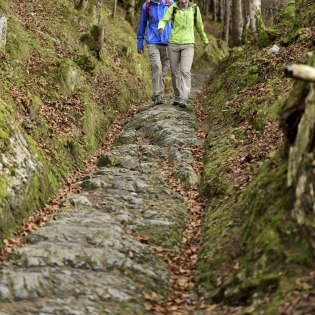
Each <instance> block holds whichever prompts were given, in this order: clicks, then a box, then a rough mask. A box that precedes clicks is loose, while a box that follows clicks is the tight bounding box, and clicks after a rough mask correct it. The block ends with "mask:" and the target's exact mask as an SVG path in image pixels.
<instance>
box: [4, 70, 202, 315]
mask: <svg viewBox="0 0 315 315" xmlns="http://www.w3.org/2000/svg"><path fill="white" fill-rule="evenodd" d="M206 74H207V71H204V72H203V73H202V72H201V73H199V74H198V75H196V76H195V78H194V81H193V82H194V85H193V93H192V95H194V94H195V93H196V91H197V89H198V88H199V87H200V85H201V83H202V81H203V80H204V79H205V76H206ZM169 102H170V100H169ZM169 102H168V103H167V104H165V105H161V106H147V107H145V108H143V109H141V110H140V111H139V112H138V113H137V114H136V115H135V116H134V117H133V118H132V119H131V120H130V121H129V122H127V124H126V125H125V128H124V130H123V132H122V134H121V135H120V136H119V137H118V139H117V143H116V145H115V147H114V148H113V150H112V151H110V152H108V153H106V154H105V155H104V156H102V157H101V158H100V159H99V160H98V162H97V163H98V166H99V169H98V170H97V171H96V172H94V173H93V174H90V175H89V176H87V177H86V178H85V179H84V180H83V181H82V182H80V186H81V187H82V192H81V193H80V194H76V195H72V196H70V197H69V198H67V199H66V200H64V201H63V204H62V209H61V210H62V211H61V212H60V213H58V214H55V215H54V219H53V220H52V221H51V222H49V223H48V224H47V225H46V226H44V227H43V228H41V229H40V230H38V231H36V232H34V233H33V234H32V235H29V236H28V237H27V241H28V243H29V244H28V245H26V246H24V247H21V248H18V249H17V250H16V251H15V252H14V253H13V254H12V255H11V256H10V258H9V259H8V260H7V261H5V262H4V263H2V264H1V265H0V315H1V314H2V315H4V314H7V315H9V314H10V315H19V314H23V315H28V314H38V315H48V314H54V315H59V314H62V315H70V314H71V315H81V314H82V315H85V314H93V315H94V314H95V315H96V314H99V315H102V314H115V315H125V314H126V315H133V314H135V315H136V314H137V315H140V314H151V312H149V311H147V310H146V308H145V298H144V294H152V292H154V293H156V294H157V295H159V296H161V297H163V296H166V295H167V294H169V288H170V284H169V278H170V275H169V271H168V267H167V265H166V263H165V262H164V261H163V260H162V259H161V257H159V255H158V254H156V253H155V252H154V251H152V250H151V249H150V248H151V247H150V246H147V245H146V244H148V245H152V246H153V245H154V246H160V247H163V248H166V249H168V250H170V251H173V252H176V251H178V249H179V245H180V241H181V233H182V231H183V229H184V226H185V223H186V220H187V202H186V201H185V200H184V198H183V197H181V196H180V195H178V194H177V193H176V192H174V191H172V190H171V189H170V188H169V187H168V185H167V184H166V182H165V175H163V173H161V168H162V167H163V165H164V164H165V163H170V164H171V165H173V166H174V167H176V169H177V171H176V174H177V177H178V178H180V179H181V180H182V182H183V185H184V186H186V187H189V186H191V185H193V184H194V183H196V182H197V181H198V180H199V179H198V176H197V175H196V174H195V172H194V170H193V168H192V167H191V164H192V162H193V155H192V152H191V150H190V149H189V146H191V145H194V146H195V145H202V143H201V142H200V140H198V139H197V137H196V131H197V130H198V125H197V119H196V117H195V113H194V110H193V109H192V107H191V106H189V108H188V109H187V110H185V111H181V110H179V109H178V108H177V107H174V106H173V105H171V104H170V103H169ZM183 146H184V147H183ZM144 243H145V244H144Z"/></svg>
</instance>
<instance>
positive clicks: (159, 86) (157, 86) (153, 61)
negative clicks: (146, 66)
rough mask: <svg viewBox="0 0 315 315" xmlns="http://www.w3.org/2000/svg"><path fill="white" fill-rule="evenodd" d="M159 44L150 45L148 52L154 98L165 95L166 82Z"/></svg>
mask: <svg viewBox="0 0 315 315" xmlns="http://www.w3.org/2000/svg"><path fill="white" fill-rule="evenodd" d="M158 46H159V45H154V44H150V45H148V46H147V47H148V54H149V60H150V65H151V75H152V85H153V100H154V98H155V97H156V96H158V95H160V96H162V95H163V89H164V84H163V80H162V63H161V56H160V49H159V47H158Z"/></svg>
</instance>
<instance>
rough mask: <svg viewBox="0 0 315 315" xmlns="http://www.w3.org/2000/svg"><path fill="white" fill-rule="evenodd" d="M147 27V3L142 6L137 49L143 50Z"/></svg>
mask: <svg viewBox="0 0 315 315" xmlns="http://www.w3.org/2000/svg"><path fill="white" fill-rule="evenodd" d="M146 27H147V14H146V7H145V4H144V5H143V6H142V11H141V16H140V21H139V26H138V33H137V40H138V42H137V49H138V50H143V40H144V35H145V29H146Z"/></svg>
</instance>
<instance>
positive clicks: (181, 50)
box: [168, 44, 195, 101]
mask: <svg viewBox="0 0 315 315" xmlns="http://www.w3.org/2000/svg"><path fill="white" fill-rule="evenodd" d="M194 50H195V45H194V44H185V45H178V44H168V56H169V58H170V64H171V74H172V85H173V89H174V94H175V100H176V101H187V100H188V98H189V94H190V89H191V74H190V69H191V65H192V62H193V59H194Z"/></svg>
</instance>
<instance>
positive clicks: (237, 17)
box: [231, 0, 243, 47]
mask: <svg viewBox="0 0 315 315" xmlns="http://www.w3.org/2000/svg"><path fill="white" fill-rule="evenodd" d="M242 31H243V18H242V0H232V41H231V43H232V47H235V46H241V45H242Z"/></svg>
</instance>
